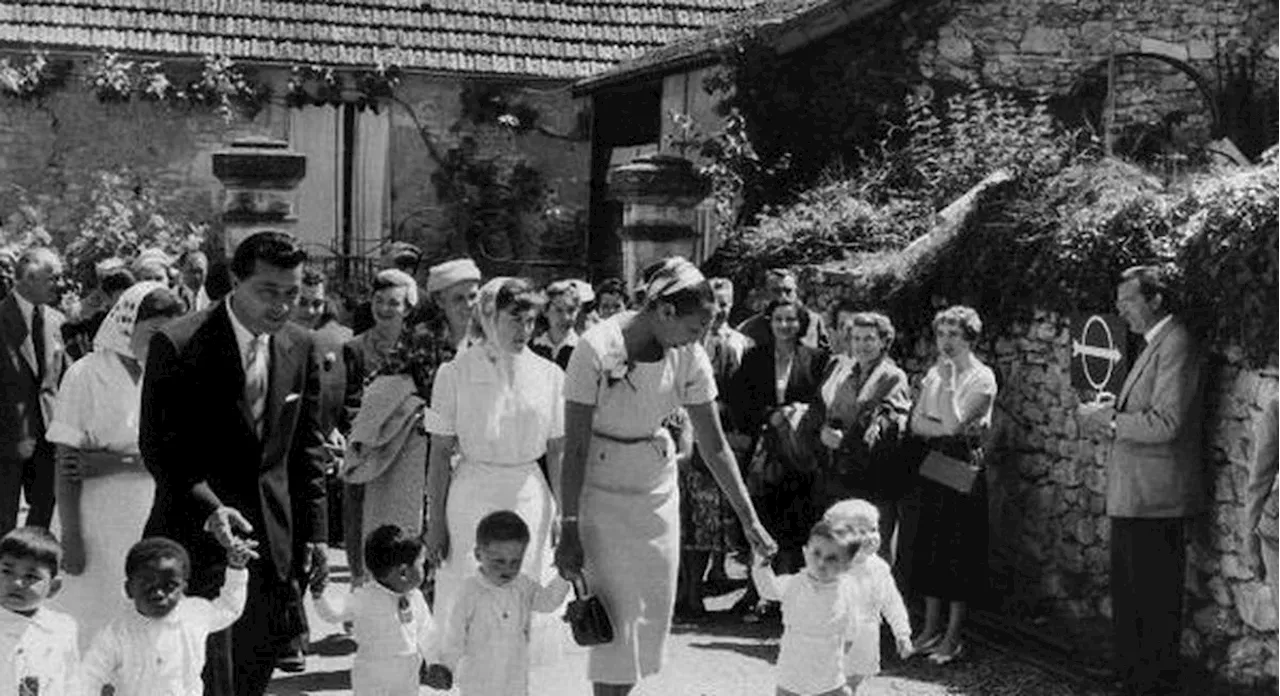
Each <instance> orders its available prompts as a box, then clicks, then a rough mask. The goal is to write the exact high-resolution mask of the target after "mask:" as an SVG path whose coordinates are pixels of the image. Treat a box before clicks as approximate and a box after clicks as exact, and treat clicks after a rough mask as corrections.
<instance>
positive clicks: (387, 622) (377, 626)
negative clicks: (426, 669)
mask: <svg viewBox="0 0 1280 696" xmlns="http://www.w3.org/2000/svg"><path fill="white" fill-rule="evenodd" d="M425 560H426V550H425V548H424V546H423V544H422V540H421V539H420V538H418V537H417V536H414V535H410V534H407V533H405V531H404V530H403V529H401V528H400V527H398V526H396V525H393V524H386V525H382V526H381V527H378V528H377V529H375V530H373V533H372V534H370V535H369V536H368V538H367V539H366V540H365V543H364V563H365V569H366V570H367V571H368V573H369V576H370V577H372V578H373V579H374V582H366V583H365V584H363V585H361V586H360V587H358V588H356V589H355V590H353V591H352V592H351V594H350V596H348V597H347V599H346V602H345V603H344V604H343V605H341V606H338V605H335V604H334V603H333V601H332V600H331V599H329V598H328V597H326V596H325V594H324V585H323V583H322V582H321V583H316V584H313V585H312V586H311V596H312V597H314V598H315V600H316V603H315V604H316V611H317V613H319V614H320V616H321V617H322V618H323V619H324V620H325V621H329V622H331V623H344V622H348V621H349V622H351V623H352V634H353V635H354V636H355V639H356V643H357V644H358V645H359V648H357V650H356V656H355V661H354V662H353V663H352V665H351V689H352V693H354V694H355V696H410V695H412V696H417V693H418V672H419V670H420V669H421V668H422V663H423V657H424V656H425V655H426V654H427V651H428V650H429V649H430V647H431V645H432V640H433V634H434V631H435V622H434V621H433V620H432V618H431V611H430V610H429V609H428V608H427V601H426V599H424V598H423V596H422V591H421V590H420V589H419V587H420V586H421V585H422V578H423V567H422V566H423V562H424V561H425Z"/></svg>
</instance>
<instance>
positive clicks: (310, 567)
mask: <svg viewBox="0 0 1280 696" xmlns="http://www.w3.org/2000/svg"><path fill="white" fill-rule="evenodd" d="M302 572H303V574H304V575H306V576H307V586H308V587H315V586H316V585H319V586H320V588H321V589H322V590H323V588H324V585H325V583H326V582H327V581H328V579H329V554H328V552H327V551H326V550H325V545H324V544H323V543H321V542H317V541H313V542H309V543H308V544H307V557H306V558H305V559H303V565H302Z"/></svg>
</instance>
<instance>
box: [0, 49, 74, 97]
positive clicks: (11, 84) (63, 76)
mask: <svg viewBox="0 0 1280 696" xmlns="http://www.w3.org/2000/svg"><path fill="white" fill-rule="evenodd" d="M70 72H71V65H70V63H69V62H68V61H55V62H50V61H49V54H47V53H45V52H43V51H33V52H32V53H31V57H30V58H28V59H27V61H26V62H25V63H22V64H14V63H11V62H10V61H9V59H8V58H0V94H3V95H5V96H7V97H12V98H16V99H21V100H23V101H38V100H40V99H42V98H44V97H45V96H46V95H48V94H49V93H51V92H53V91H54V90H57V89H58V88H60V87H62V86H63V85H64V84H66V81H67V75H68V74H69V73H70Z"/></svg>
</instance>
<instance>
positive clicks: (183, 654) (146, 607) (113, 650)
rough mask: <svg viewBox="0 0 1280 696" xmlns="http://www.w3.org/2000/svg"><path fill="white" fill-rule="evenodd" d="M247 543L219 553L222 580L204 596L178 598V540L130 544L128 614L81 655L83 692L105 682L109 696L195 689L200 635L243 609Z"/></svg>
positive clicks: (183, 578)
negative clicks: (223, 555) (223, 559)
mask: <svg viewBox="0 0 1280 696" xmlns="http://www.w3.org/2000/svg"><path fill="white" fill-rule="evenodd" d="M252 543H253V542H246V543H241V544H238V545H237V546H236V547H235V548H232V549H230V550H228V551H227V571H226V580H225V581H224V582H223V585H222V589H221V590H220V591H219V593H218V597H217V599H214V600H212V601H210V600H208V599H204V598H202V597H188V596H186V590H187V579H188V577H189V575H190V573H191V558H190V557H189V556H188V555H187V550H186V549H185V548H183V547H182V544H179V543H178V542H176V541H174V540H172V539H166V538H165V537H148V538H146V539H143V540H142V541H139V542H138V543H136V544H134V545H133V547H132V548H130V549H129V554H128V555H127V556H126V557H125V561H124V574H125V583H124V591H125V594H126V595H128V596H129V599H130V600H132V601H133V611H130V612H127V613H125V614H123V615H121V616H118V617H116V618H115V619H113V620H112V621H111V623H108V624H107V626H106V627H105V628H103V629H102V631H101V632H100V633H98V635H97V637H95V638H94V639H93V643H92V644H91V645H90V646H89V652H88V653H87V654H85V658H84V670H83V679H82V681H83V686H82V688H83V693H84V694H86V696H88V695H90V694H91V695H92V696H98V694H100V693H102V688H103V687H104V686H106V685H108V684H110V685H111V686H112V687H114V688H115V693H116V694H117V696H149V695H150V694H182V695H183V696H199V694H201V693H203V692H204V684H203V683H202V681H201V679H200V672H201V671H202V670H204V661H205V652H204V648H205V640H206V639H207V638H208V637H209V634H210V633H214V632H216V631H221V630H222V629H224V628H226V627H228V626H230V625H231V624H233V623H235V621H236V619H238V618H240V613H241V612H243V611H244V603H245V597H246V595H247V592H248V589H247V588H248V585H249V571H248V570H245V565H246V564H247V563H248V562H249V558H250V557H251V556H252V555H253V551H252V547H251V546H250V545H249V544H252Z"/></svg>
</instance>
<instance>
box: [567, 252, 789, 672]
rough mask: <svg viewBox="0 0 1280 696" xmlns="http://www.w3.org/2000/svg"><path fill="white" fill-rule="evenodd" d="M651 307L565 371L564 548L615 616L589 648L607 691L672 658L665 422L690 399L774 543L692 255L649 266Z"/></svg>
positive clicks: (757, 540)
mask: <svg viewBox="0 0 1280 696" xmlns="http://www.w3.org/2000/svg"><path fill="white" fill-rule="evenodd" d="M643 283H644V291H645V298H646V299H645V306H644V308H643V309H642V310H641V311H639V312H623V313H621V314H617V315H615V316H613V317H611V318H609V319H608V320H606V321H603V322H601V323H599V324H597V325H595V326H593V327H592V328H591V329H590V330H588V331H587V332H586V334H584V335H583V336H582V338H581V340H580V341H579V343H578V347H577V348H576V349H575V350H574V353H573V357H572V358H571V359H570V360H569V369H568V372H567V376H566V378H565V379H566V382H565V399H566V403H565V436H566V437H565V457H564V473H563V483H562V486H561V498H560V504H561V508H562V510H563V515H564V516H563V518H562V523H563V530H562V537H561V540H560V545H559V546H558V547H557V549H556V564H557V566H558V567H559V568H560V572H561V574H562V575H564V576H566V577H572V576H574V575H577V574H578V573H580V572H581V573H584V574H585V577H586V581H587V584H588V586H589V587H590V588H591V590H592V591H594V592H595V593H596V594H597V595H599V596H600V598H601V599H602V600H603V602H604V604H605V606H606V608H607V609H608V611H609V614H610V618H611V619H612V621H613V627H614V640H613V642H612V643H609V644H608V645H601V646H596V647H594V648H592V649H591V653H590V656H589V659H588V666H587V671H588V675H587V676H588V679H590V680H591V682H592V685H593V690H594V693H595V694H597V695H599V696H614V695H618V696H624V695H625V694H628V693H630V691H631V689H632V688H633V687H634V686H635V684H636V682H638V681H639V680H640V679H641V678H643V677H646V676H649V675H651V674H655V673H657V672H658V671H659V670H660V669H661V667H662V658H663V650H664V646H665V643H666V638H667V634H668V633H669V632H670V628H671V611H672V608H673V605H674V603H675V588H676V568H677V564H678V561H679V557H680V523H679V520H680V494H679V490H678V488H677V485H676V462H675V450H676V448H675V446H674V445H673V443H672V441H671V437H670V435H668V434H667V430H666V429H665V428H663V427H662V422H663V420H664V419H665V418H667V416H669V415H671V413H672V412H674V411H676V410H677V409H679V408H682V407H683V408H685V409H686V410H687V412H688V415H689V421H690V422H691V423H692V425H693V430H694V434H695V436H696V437H697V443H698V447H699V449H700V451H701V452H702V455H703V458H704V461H705V462H706V463H707V466H708V468H709V469H710V470H711V472H712V474H713V475H714V477H715V479H716V482H717V483H718V484H719V485H720V487H721V489H722V490H724V492H725V494H726V495H727V497H728V500H729V503H730V504H731V505H732V506H733V509H734V510H735V511H736V512H737V514H738V517H739V518H740V519H741V521H742V526H743V529H744V530H746V535H747V540H748V541H749V542H750V543H751V546H752V548H753V549H754V550H755V552H756V553H758V554H761V555H766V556H771V555H772V554H773V553H774V552H775V551H776V545H775V544H774V542H773V539H771V538H770V537H769V534H768V532H766V531H765V529H764V527H763V525H761V524H760V520H759V517H758V516H757V515H756V511H755V509H754V508H753V507H752V506H751V502H750V500H749V499H748V497H747V490H746V487H745V486H744V485H743V483H742V477H741V476H740V474H739V472H738V464H737V462H736V461H735V460H734V457H733V453H732V451H731V450H730V449H729V445H728V443H727V442H725V438H724V431H723V430H722V429H721V427H720V420H719V418H718V416H717V415H716V411H715V398H716V385H715V375H714V372H713V370H712V367H711V362H710V360H709V359H708V358H707V354H706V351H705V350H703V348H702V344H701V343H700V341H699V339H700V338H701V337H702V335H703V334H704V333H706V330H707V325H708V324H709V323H710V321H711V317H712V314H713V313H714V310H715V296H714V294H713V293H712V291H711V287H710V285H709V284H708V283H707V281H706V279H705V278H704V277H703V276H702V273H701V272H699V271H698V269H697V267H696V266H694V265H693V264H692V263H690V262H689V261H687V260H685V259H683V258H679V257H672V258H667V259H663V260H661V261H658V262H657V263H655V264H653V265H652V266H650V267H649V268H647V269H646V270H645V272H644V277H643Z"/></svg>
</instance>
